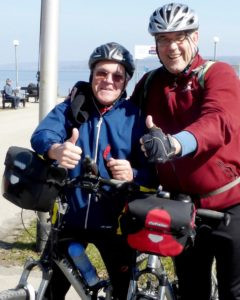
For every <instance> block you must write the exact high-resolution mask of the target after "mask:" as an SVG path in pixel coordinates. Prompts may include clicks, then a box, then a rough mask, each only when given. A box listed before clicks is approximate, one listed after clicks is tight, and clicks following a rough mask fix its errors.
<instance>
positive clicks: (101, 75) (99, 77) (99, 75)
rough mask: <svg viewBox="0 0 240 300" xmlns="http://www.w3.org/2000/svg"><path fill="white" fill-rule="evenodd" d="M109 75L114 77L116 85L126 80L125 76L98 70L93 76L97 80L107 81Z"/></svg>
mask: <svg viewBox="0 0 240 300" xmlns="http://www.w3.org/2000/svg"><path fill="white" fill-rule="evenodd" d="M109 75H111V76H112V80H113V81H114V82H116V83H122V82H124V80H125V76H124V75H123V74H119V73H111V72H107V71H104V70H96V72H94V75H93V76H94V77H95V78H96V79H97V80H105V79H106V78H107V77H108V76H109Z"/></svg>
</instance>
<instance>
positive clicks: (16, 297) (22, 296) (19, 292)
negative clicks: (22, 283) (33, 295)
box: [0, 289, 28, 300]
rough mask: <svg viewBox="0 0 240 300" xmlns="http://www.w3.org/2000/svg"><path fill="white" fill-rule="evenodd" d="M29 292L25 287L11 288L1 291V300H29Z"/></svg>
mask: <svg viewBox="0 0 240 300" xmlns="http://www.w3.org/2000/svg"><path fill="white" fill-rule="evenodd" d="M27 299H28V292H27V291H26V290H25V289H10V290H6V291H3V292H0V300H27Z"/></svg>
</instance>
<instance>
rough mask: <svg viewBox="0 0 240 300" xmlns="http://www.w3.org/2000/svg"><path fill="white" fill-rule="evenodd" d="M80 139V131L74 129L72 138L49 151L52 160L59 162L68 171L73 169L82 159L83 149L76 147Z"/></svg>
mask: <svg viewBox="0 0 240 300" xmlns="http://www.w3.org/2000/svg"><path fill="white" fill-rule="evenodd" d="M78 138H79V131H78V129H77V128H73V130H72V136H71V137H70V138H69V139H68V140H66V141H65V142H64V143H63V144H58V143H56V144H53V145H52V146H51V148H50V149H49V151H48V156H49V158H51V159H54V160H57V161H58V163H59V164H60V165H61V166H62V167H65V168H67V169H73V168H75V166H76V165H77V164H78V163H79V160H80V159H81V154H82V149H81V148H80V147H79V146H76V142H77V140H78Z"/></svg>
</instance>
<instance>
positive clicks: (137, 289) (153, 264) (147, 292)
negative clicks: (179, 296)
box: [127, 255, 176, 300]
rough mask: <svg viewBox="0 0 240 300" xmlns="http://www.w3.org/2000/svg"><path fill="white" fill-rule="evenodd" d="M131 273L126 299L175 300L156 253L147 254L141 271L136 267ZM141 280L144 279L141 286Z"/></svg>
mask: <svg viewBox="0 0 240 300" xmlns="http://www.w3.org/2000/svg"><path fill="white" fill-rule="evenodd" d="M133 273H134V274H133V279H132V280H131V281H130V285H129V290H128V296H127V300H137V299H157V300H176V297H175V295H174V292H173V289H172V287H171V284H170V283H169V280H168V276H167V273H166V271H165V269H164V266H163V265H162V262H161V260H160V258H159V257H158V256H157V255H148V259H147V266H146V268H144V269H143V270H141V271H139V270H138V269H136V270H135V271H134V272H133ZM143 278H144V279H143ZM141 281H144V285H142V286H140V285H141V284H140V285H139V282H141Z"/></svg>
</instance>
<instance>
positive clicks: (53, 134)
mask: <svg viewBox="0 0 240 300" xmlns="http://www.w3.org/2000/svg"><path fill="white" fill-rule="evenodd" d="M69 102H70V100H68V101H64V102H63V103H61V104H59V105H57V106H56V107H55V108H54V109H53V110H52V111H50V112H49V114H48V115H47V116H46V117H45V118H44V119H43V120H42V121H41V122H40V124H39V125H38V126H37V128H36V129H35V131H34V132H33V134H32V137H31V146H32V148H33V150H35V151H36V152H37V153H39V154H41V155H44V154H45V153H46V152H47V151H48V150H49V148H50V147H51V145H52V144H54V143H63V142H64V141H65V140H66V139H67V138H68V135H69V133H70V130H71V124H70V123H69V122H68V121H67V120H68V119H67V115H68V110H69Z"/></svg>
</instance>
